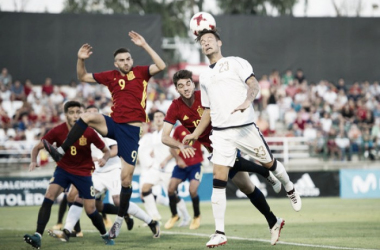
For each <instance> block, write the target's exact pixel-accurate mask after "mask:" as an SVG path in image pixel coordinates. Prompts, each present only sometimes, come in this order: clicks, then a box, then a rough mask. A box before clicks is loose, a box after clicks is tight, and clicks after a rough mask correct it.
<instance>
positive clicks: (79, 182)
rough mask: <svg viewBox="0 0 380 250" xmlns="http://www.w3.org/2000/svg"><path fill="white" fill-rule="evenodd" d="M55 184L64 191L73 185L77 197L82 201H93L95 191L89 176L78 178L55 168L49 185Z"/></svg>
mask: <svg viewBox="0 0 380 250" xmlns="http://www.w3.org/2000/svg"><path fill="white" fill-rule="evenodd" d="M53 183H54V184H57V185H60V186H61V187H63V188H64V189H66V188H69V187H70V184H73V185H74V186H75V187H76V188H77V189H78V193H79V196H80V197H81V198H83V199H95V189H94V185H93V184H92V178H91V176H79V175H74V174H70V173H69V172H67V171H66V170H64V169H62V168H60V167H56V168H55V171H54V174H53V178H51V180H50V184H53Z"/></svg>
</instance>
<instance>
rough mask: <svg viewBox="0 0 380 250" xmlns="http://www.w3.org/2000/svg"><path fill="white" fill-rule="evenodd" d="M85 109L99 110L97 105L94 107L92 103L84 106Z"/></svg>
mask: <svg viewBox="0 0 380 250" xmlns="http://www.w3.org/2000/svg"><path fill="white" fill-rule="evenodd" d="M87 109H96V110H98V111H99V109H98V107H96V106H95V105H93V104H91V105H88V106H87V107H86V110H87Z"/></svg>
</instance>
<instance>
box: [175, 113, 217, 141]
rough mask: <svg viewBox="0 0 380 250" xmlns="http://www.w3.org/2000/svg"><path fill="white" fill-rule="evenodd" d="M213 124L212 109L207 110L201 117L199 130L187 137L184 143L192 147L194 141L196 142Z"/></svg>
mask: <svg viewBox="0 0 380 250" xmlns="http://www.w3.org/2000/svg"><path fill="white" fill-rule="evenodd" d="M210 122H211V116H210V109H209V108H205V109H204V111H203V114H202V117H201V121H200V122H199V124H198V126H197V128H196V129H195V130H194V132H193V133H192V134H189V135H186V136H185V137H184V138H183V140H182V143H184V144H189V145H191V144H192V143H193V141H196V140H197V139H198V138H199V136H201V134H202V133H203V132H204V131H205V130H206V128H207V127H208V125H209V124H210Z"/></svg>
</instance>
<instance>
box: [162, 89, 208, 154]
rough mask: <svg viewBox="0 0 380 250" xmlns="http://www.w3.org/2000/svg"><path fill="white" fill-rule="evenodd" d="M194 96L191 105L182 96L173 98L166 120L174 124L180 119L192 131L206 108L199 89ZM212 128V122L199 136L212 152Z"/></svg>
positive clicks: (199, 139)
mask: <svg viewBox="0 0 380 250" xmlns="http://www.w3.org/2000/svg"><path fill="white" fill-rule="evenodd" d="M194 97H195V98H194V103H193V105H192V106H191V107H189V106H187V105H186V103H184V102H183V100H182V98H181V97H179V98H177V99H175V100H173V102H172V104H171V105H170V107H169V109H168V112H167V113H166V117H165V121H166V122H168V123H171V124H173V125H174V124H175V123H176V122H177V120H178V121H180V122H181V124H182V125H183V126H185V128H187V129H188V130H189V131H190V133H192V132H193V131H194V130H195V128H196V127H197V126H198V124H199V122H200V121H201V117H202V114H203V110H204V108H203V106H202V103H201V92H200V91H199V90H197V91H194ZM211 130H212V127H211V124H210V125H209V126H208V127H207V128H206V130H205V131H204V132H203V133H202V134H201V136H200V137H199V138H198V141H199V142H200V143H202V145H203V146H205V147H206V148H207V150H208V151H210V152H212V148H211V141H210V139H209V135H210V133H211Z"/></svg>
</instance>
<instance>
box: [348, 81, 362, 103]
mask: <svg viewBox="0 0 380 250" xmlns="http://www.w3.org/2000/svg"><path fill="white" fill-rule="evenodd" d="M361 94H362V91H361V89H360V85H359V82H355V83H354V84H353V85H352V86H351V87H350V89H349V91H348V98H352V99H353V100H354V101H357V100H358V99H359V98H360V97H361Z"/></svg>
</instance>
